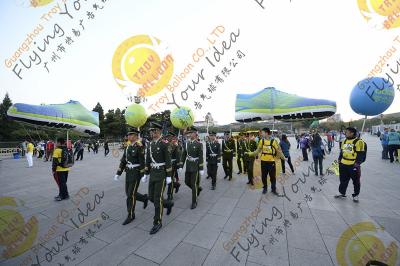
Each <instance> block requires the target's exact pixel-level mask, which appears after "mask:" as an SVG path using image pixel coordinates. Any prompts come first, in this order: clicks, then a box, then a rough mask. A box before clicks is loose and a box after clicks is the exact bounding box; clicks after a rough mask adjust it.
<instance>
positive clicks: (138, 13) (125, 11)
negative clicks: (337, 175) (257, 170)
mask: <svg viewBox="0 0 400 266" xmlns="http://www.w3.org/2000/svg"><path fill="white" fill-rule="evenodd" d="M23 1H24V0H9V1H0V32H1V36H2V42H1V44H0V47H1V49H0V57H1V59H2V62H3V64H1V66H0V81H1V83H0V84H1V86H0V92H1V96H0V97H3V95H4V93H5V92H6V91H7V92H8V93H9V94H10V96H11V98H12V100H13V101H14V102H23V103H31V104H40V103H47V104H48V103H62V102H66V101H68V100H69V99H74V100H78V101H80V102H81V103H82V104H83V105H85V106H86V107H87V108H89V109H92V108H93V107H94V106H95V104H96V103H97V102H100V103H101V104H102V105H103V107H104V108H105V109H109V108H117V107H119V108H124V107H126V106H127V105H128V104H129V102H128V101H127V99H126V94H125V93H124V92H123V91H122V90H121V89H120V88H119V87H118V85H117V83H116V82H115V80H114V77H113V74H112V68H111V60H112V57H113V54H114V51H115V50H116V48H117V47H118V46H119V44H120V43H121V42H122V41H124V40H125V39H127V38H129V37H132V36H135V35H139V34H149V35H152V36H156V37H157V38H158V39H160V40H161V41H162V43H163V44H165V45H167V46H168V48H169V50H170V51H171V54H172V55H173V57H174V73H175V74H179V73H180V72H181V71H182V70H183V69H184V67H185V66H186V65H187V64H188V63H192V61H193V60H192V54H193V53H194V52H195V51H196V49H197V48H199V47H202V48H204V49H206V48H207V37H209V36H210V33H211V31H212V30H213V29H214V28H215V27H216V26H218V25H223V26H224V28H225V32H224V33H223V34H222V35H221V37H220V38H219V42H221V41H222V40H225V41H228V40H229V33H230V32H233V31H234V32H237V30H238V29H240V36H239V37H238V38H237V41H236V42H235V43H234V44H233V45H232V49H230V50H228V51H227V52H226V54H225V56H223V57H222V60H221V62H220V63H219V64H218V66H217V67H215V68H212V67H210V65H209V64H208V63H207V62H206V61H205V60H204V58H203V60H201V61H200V62H199V63H198V64H196V65H195V67H194V69H193V71H192V72H191V73H190V75H188V76H187V77H186V79H185V80H184V81H183V82H182V83H181V84H180V86H179V87H178V88H177V92H180V91H181V90H183V89H185V88H186V86H187V85H190V84H191V80H192V79H194V78H195V77H196V76H197V73H198V72H199V71H200V70H201V69H204V73H205V74H204V75H205V81H204V82H202V83H201V84H199V86H198V88H197V89H196V92H194V93H193V94H191V96H190V99H189V100H188V101H186V102H185V101H183V100H182V99H181V97H180V96H179V95H180V93H177V94H175V97H176V99H177V102H178V103H179V104H180V105H187V106H190V107H192V109H193V110H194V112H195V115H196V120H202V119H203V116H204V115H205V114H206V113H207V112H211V113H212V114H213V117H214V118H215V119H216V120H217V121H218V122H219V123H221V124H223V123H229V122H232V121H234V104H235V95H236V93H254V92H257V91H259V90H261V89H262V88H265V87H270V86H274V87H276V88H277V89H280V90H282V91H285V92H288V93H295V94H297V95H301V96H305V97H311V98H323V99H331V100H335V101H336V102H337V104H338V112H339V113H341V115H342V117H343V118H344V119H346V120H349V119H356V118H360V116H359V115H357V114H355V113H354V112H353V111H352V110H351V108H350V105H349V95H350V92H351V89H352V88H353V86H355V85H356V84H357V82H358V81H359V80H361V79H362V78H364V77H366V76H367V75H368V73H369V72H370V71H371V69H373V68H374V66H375V64H377V63H378V61H379V58H380V56H382V55H384V54H385V53H386V51H387V50H388V49H389V48H390V47H391V46H392V45H393V44H394V43H393V41H392V40H393V39H394V37H396V36H397V34H398V33H399V29H392V30H389V31H385V30H376V29H374V28H373V27H371V26H370V25H368V23H367V22H366V21H365V20H364V19H363V17H362V16H361V14H360V12H359V10H358V7H357V1H356V0H335V1H329V0H304V1H297V0H296V1H292V3H290V2H289V0H287V1H284V0H279V1H278V0H265V1H264V3H265V6H266V8H265V9H261V8H260V7H259V6H258V5H257V3H256V2H255V1H254V0H233V1H229V0H202V1H194V0H190V1H184V0H171V1H161V0H146V1H133V0H119V1H117V0H107V1H106V3H105V4H104V9H102V10H99V11H94V14H95V18H94V19H93V20H88V19H87V16H86V11H87V10H93V7H92V5H93V4H94V3H96V2H97V3H99V4H102V3H101V1H100V0H87V2H85V1H83V0H81V1H80V2H81V9H80V10H79V11H75V10H73V1H70V0H67V1H66V3H67V7H68V9H69V11H70V12H71V14H72V15H73V16H74V19H70V18H68V17H66V16H65V15H60V14H55V15H54V17H53V18H52V19H51V20H50V21H49V22H46V21H44V20H43V19H41V18H40V17H41V16H42V15H43V14H44V13H46V12H49V11H50V10H51V9H52V8H53V7H54V6H56V5H57V4H59V5H60V6H61V7H62V8H63V1H53V2H52V3H50V4H48V5H46V6H43V7H36V8H33V7H28V6H27V5H24V4H21V3H22V2H23ZM63 9H64V8H63ZM81 18H82V19H83V20H84V22H83V23H84V26H85V31H84V32H82V35H81V36H80V37H79V38H78V39H77V40H76V41H75V42H74V43H73V44H72V45H71V46H68V45H66V44H64V46H65V48H66V53H65V54H64V55H61V54H60V56H61V59H60V60H59V61H58V62H56V63H52V64H51V63H50V62H49V64H48V67H49V71H50V73H47V71H46V70H45V68H44V67H43V63H42V64H40V66H33V67H32V69H29V70H24V72H23V75H24V76H23V80H19V79H18V78H17V77H16V76H15V75H14V74H13V72H12V69H10V68H7V67H6V66H5V64H4V62H5V60H6V59H7V58H10V57H11V56H12V54H13V53H14V52H15V51H16V50H18V48H19V45H21V43H22V42H23V41H24V40H25V38H26V35H27V34H28V33H30V32H32V30H33V29H34V28H35V26H36V25H37V24H39V23H41V24H42V25H43V26H44V30H43V31H42V32H41V34H40V35H38V36H37V38H35V40H36V41H37V42H38V43H42V42H43V38H44V37H45V36H43V35H46V34H50V33H52V31H53V25H54V23H57V24H58V25H60V26H61V27H62V28H63V30H65V32H66V34H69V35H71V34H72V33H71V30H72V28H75V29H78V28H79V19H81ZM65 36H66V35H65ZM65 36H64V37H62V38H60V39H59V40H60V41H58V40H57V39H56V40H54V41H53V40H51V41H50V44H49V46H48V50H47V51H46V52H45V53H43V59H45V57H47V59H49V58H48V57H50V55H51V52H52V51H55V50H56V48H57V45H58V43H61V40H64V38H65ZM71 36H72V35H71ZM238 49H240V50H241V51H243V52H244V53H245V55H246V56H245V57H244V58H243V59H242V60H240V61H239V63H238V65H237V67H236V68H234V69H232V71H231V74H230V75H229V76H228V77H227V78H226V79H225V82H224V83H223V84H221V85H220V86H219V87H218V88H217V90H216V92H215V93H214V94H213V95H212V99H210V100H208V101H202V100H201V99H200V95H201V94H202V93H205V92H207V85H208V84H209V83H210V82H211V81H212V80H213V78H214V76H215V75H216V74H218V72H219V70H218V69H221V68H222V67H223V66H229V62H230V60H231V58H233V57H234V55H235V51H236V50H238ZM30 51H31V50H30ZM29 54H31V53H23V55H22V58H24V59H26V58H27V57H26V56H27V55H29ZM209 55H210V54H209ZM399 55H400V45H399V46H398V51H397V53H396V54H395V55H393V56H392V57H391V59H390V60H389V61H388V63H389V64H390V63H392V64H393V63H395V61H396V60H397V59H398V58H399ZM384 71H385V69H384ZM397 79H398V77H397ZM395 80H396V79H395ZM164 94H166V95H167V96H166V97H168V98H169V99H170V98H171V96H170V93H169V92H168V91H167V90H164V91H162V92H160V93H159V94H158V95H156V96H154V97H149V98H148V102H147V103H145V105H146V107H148V105H149V104H151V103H154V102H155V101H156V100H157V99H159V98H160V97H161V96H162V95H164ZM397 94H398V91H396V98H395V101H394V103H393V104H392V106H391V108H390V109H389V110H388V111H387V112H399V111H400V105H399V103H400V101H399V98H398V95H397ZM195 99H196V101H199V102H202V103H203V106H202V108H201V109H195V107H194V101H195ZM161 106H162V108H167V107H168V108H173V106H172V105H168V106H167V105H165V104H164V105H161ZM148 110H149V109H148ZM149 113H150V112H149Z"/></svg>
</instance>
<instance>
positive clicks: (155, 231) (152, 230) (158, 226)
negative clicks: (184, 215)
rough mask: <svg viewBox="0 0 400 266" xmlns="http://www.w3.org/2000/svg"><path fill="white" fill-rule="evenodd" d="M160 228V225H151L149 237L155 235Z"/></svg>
mask: <svg viewBox="0 0 400 266" xmlns="http://www.w3.org/2000/svg"><path fill="white" fill-rule="evenodd" d="M161 227H162V224H161V223H159V224H155V225H153V228H151V230H150V235H154V234H155V233H157V232H158V231H159V230H160V229H161Z"/></svg>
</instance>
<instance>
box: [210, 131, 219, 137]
mask: <svg viewBox="0 0 400 266" xmlns="http://www.w3.org/2000/svg"><path fill="white" fill-rule="evenodd" d="M208 135H210V136H215V135H217V133H216V132H215V131H210V132H208Z"/></svg>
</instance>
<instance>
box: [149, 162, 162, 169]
mask: <svg viewBox="0 0 400 266" xmlns="http://www.w3.org/2000/svg"><path fill="white" fill-rule="evenodd" d="M150 165H151V167H152V168H156V169H160V168H161V167H162V166H164V165H165V163H151V164H150Z"/></svg>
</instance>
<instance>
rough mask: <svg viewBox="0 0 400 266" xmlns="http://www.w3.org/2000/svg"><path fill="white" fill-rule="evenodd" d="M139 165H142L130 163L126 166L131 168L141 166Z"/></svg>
mask: <svg viewBox="0 0 400 266" xmlns="http://www.w3.org/2000/svg"><path fill="white" fill-rule="evenodd" d="M139 166H140V164H132V163H128V164H127V165H126V167H127V168H129V169H133V168H136V167H139Z"/></svg>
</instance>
